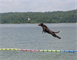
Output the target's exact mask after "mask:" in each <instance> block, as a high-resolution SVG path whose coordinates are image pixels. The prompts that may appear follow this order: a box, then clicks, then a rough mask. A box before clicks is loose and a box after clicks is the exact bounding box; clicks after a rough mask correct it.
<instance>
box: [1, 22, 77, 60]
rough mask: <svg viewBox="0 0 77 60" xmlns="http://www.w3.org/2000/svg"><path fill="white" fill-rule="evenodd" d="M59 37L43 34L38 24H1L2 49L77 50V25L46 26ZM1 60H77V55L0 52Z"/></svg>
mask: <svg viewBox="0 0 77 60" xmlns="http://www.w3.org/2000/svg"><path fill="white" fill-rule="evenodd" d="M45 25H47V26H48V27H49V28H50V29H51V30H52V31H60V33H58V34H57V35H58V36H60V37H61V39H58V38H55V37H53V36H52V35H50V34H47V33H43V34H42V28H41V27H39V26H38V24H0V48H19V49H35V50H77V37H76V36H77V31H76V30H77V24H75V23H70V24H63V23H62V24H45ZM0 60H77V53H63V52H25V51H0Z"/></svg>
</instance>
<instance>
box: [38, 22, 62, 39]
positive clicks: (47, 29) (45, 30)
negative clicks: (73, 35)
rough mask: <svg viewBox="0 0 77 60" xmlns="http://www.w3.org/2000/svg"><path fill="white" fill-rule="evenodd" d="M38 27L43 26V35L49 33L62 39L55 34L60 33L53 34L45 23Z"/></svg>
mask: <svg viewBox="0 0 77 60" xmlns="http://www.w3.org/2000/svg"><path fill="white" fill-rule="evenodd" d="M38 26H41V27H42V28H43V31H42V33H43V32H47V33H49V34H51V35H52V36H54V37H57V38H59V39H61V38H60V37H59V36H57V35H56V34H55V33H59V32H60V31H57V32H53V31H51V30H50V29H49V28H48V27H47V26H46V25H44V24H43V23H40V24H38Z"/></svg>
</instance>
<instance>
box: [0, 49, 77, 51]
mask: <svg viewBox="0 0 77 60" xmlns="http://www.w3.org/2000/svg"><path fill="white" fill-rule="evenodd" d="M4 50H11V51H13V50H15V51H27V52H77V50H30V49H17V48H0V51H4Z"/></svg>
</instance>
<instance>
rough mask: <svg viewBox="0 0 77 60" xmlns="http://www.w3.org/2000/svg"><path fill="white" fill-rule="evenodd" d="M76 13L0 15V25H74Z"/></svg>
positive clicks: (54, 12) (16, 13) (73, 11)
mask: <svg viewBox="0 0 77 60" xmlns="http://www.w3.org/2000/svg"><path fill="white" fill-rule="evenodd" d="M76 11H77V9H76V10H71V11H53V12H23V13H22V12H14V13H13V12H9V13H0V23H41V22H43V23H75V22H76V19H77V14H76ZM28 17H30V19H31V20H30V21H28Z"/></svg>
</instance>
